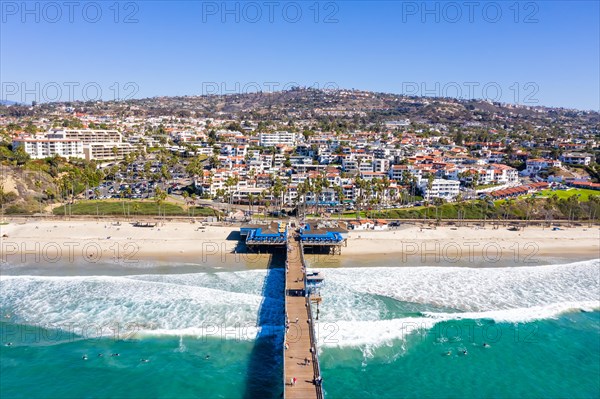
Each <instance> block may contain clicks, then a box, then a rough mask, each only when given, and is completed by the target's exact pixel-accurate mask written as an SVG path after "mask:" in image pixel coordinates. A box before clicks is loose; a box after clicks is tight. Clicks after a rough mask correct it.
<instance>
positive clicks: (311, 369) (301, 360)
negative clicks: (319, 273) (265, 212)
mask: <svg viewBox="0 0 600 399" xmlns="http://www.w3.org/2000/svg"><path fill="white" fill-rule="evenodd" d="M287 245H288V253H287V262H286V263H287V265H286V269H287V270H286V279H285V283H286V290H285V310H286V326H289V328H287V327H286V330H287V332H286V336H285V342H284V356H283V359H284V361H283V378H284V387H285V389H284V398H288V399H290V398H319V399H320V398H323V391H322V389H321V383H320V381H319V383H315V381H316V380H317V379H318V378H319V377H320V368H319V360H318V355H317V351H316V349H317V347H316V342H315V339H314V331H313V328H312V323H313V319H312V316H311V312H310V307H311V304H310V298H309V297H308V296H306V292H307V291H306V290H307V287H306V268H305V267H304V257H303V254H302V247H301V245H300V242H299V241H298V237H297V235H296V234H290V237H289V238H288V244H287ZM306 360H308V361H309V362H306ZM294 378H295V379H296V383H295V384H293V383H292V380H293V379H294Z"/></svg>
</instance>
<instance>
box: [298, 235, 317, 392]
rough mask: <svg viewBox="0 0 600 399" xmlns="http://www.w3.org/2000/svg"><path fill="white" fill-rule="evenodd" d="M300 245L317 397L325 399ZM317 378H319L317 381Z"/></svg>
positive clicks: (302, 248) (301, 252) (302, 245)
mask: <svg viewBox="0 0 600 399" xmlns="http://www.w3.org/2000/svg"><path fill="white" fill-rule="evenodd" d="M298 245H299V246H300V261H301V262H302V266H303V267H304V289H305V290H306V292H305V295H306V303H307V305H306V311H307V312H308V320H309V324H310V328H309V329H308V331H309V333H310V342H311V346H312V350H311V352H312V359H311V361H312V365H313V374H314V375H315V386H316V390H317V399H323V384H322V376H321V366H320V363H319V353H318V351H317V336H316V334H315V320H314V318H313V312H312V302H311V300H310V290H309V289H308V281H307V279H306V269H307V267H306V261H305V259H304V244H302V241H299V243H298ZM317 378H319V380H318V381H317Z"/></svg>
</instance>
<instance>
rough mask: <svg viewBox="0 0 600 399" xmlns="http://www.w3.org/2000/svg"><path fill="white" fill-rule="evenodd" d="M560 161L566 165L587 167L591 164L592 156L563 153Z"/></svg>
mask: <svg viewBox="0 0 600 399" xmlns="http://www.w3.org/2000/svg"><path fill="white" fill-rule="evenodd" d="M560 160H561V161H563V162H564V163H568V164H571V165H585V166H588V165H589V164H590V163H591V162H592V156H591V155H590V154H581V153H579V154H578V153H574V152H570V153H564V154H563V155H562V156H561V157H560Z"/></svg>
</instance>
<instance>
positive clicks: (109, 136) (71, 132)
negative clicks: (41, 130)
mask: <svg viewBox="0 0 600 399" xmlns="http://www.w3.org/2000/svg"><path fill="white" fill-rule="evenodd" d="M46 137H47V138H49V139H72V140H80V141H81V142H82V143H83V144H92V143H120V142H121V141H122V139H123V136H122V135H121V133H119V131H118V130H94V129H53V130H50V131H49V132H48V133H47V134H46Z"/></svg>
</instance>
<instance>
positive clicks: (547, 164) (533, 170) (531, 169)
mask: <svg viewBox="0 0 600 399" xmlns="http://www.w3.org/2000/svg"><path fill="white" fill-rule="evenodd" d="M525 164H526V168H525V169H524V170H523V171H522V172H521V173H522V174H524V175H534V174H537V173H539V172H540V171H542V170H546V169H548V168H552V167H555V168H560V166H561V162H560V161H559V160H555V159H542V158H533V159H528V160H527V161H525Z"/></svg>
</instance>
